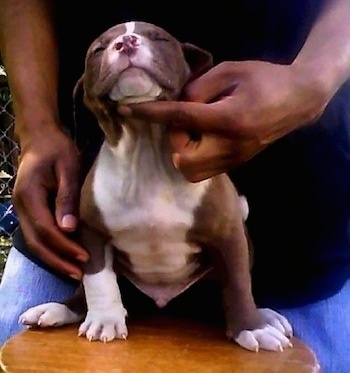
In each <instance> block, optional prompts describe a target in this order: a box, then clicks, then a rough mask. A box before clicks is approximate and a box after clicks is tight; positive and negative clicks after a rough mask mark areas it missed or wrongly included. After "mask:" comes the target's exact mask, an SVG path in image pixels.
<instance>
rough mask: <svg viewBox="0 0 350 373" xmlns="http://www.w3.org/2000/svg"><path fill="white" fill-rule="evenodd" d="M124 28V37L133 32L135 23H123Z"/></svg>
mask: <svg viewBox="0 0 350 373" xmlns="http://www.w3.org/2000/svg"><path fill="white" fill-rule="evenodd" d="M125 28H126V31H125V34H126V35H128V34H132V33H133V32H134V31H135V22H133V21H131V22H126V23H125Z"/></svg>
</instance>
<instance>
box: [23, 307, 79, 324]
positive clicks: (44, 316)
mask: <svg viewBox="0 0 350 373" xmlns="http://www.w3.org/2000/svg"><path fill="white" fill-rule="evenodd" d="M82 318H83V316H82V315H77V314H76V313H74V312H73V311H71V310H70V309H69V308H68V307H67V306H66V305H64V304H61V303H54V302H51V303H44V304H40V305H39V306H36V307H32V308H29V310H27V311H26V312H24V313H22V315H21V316H20V317H19V322H20V323H21V324H24V325H28V326H40V327H42V328H45V327H52V326H61V325H66V324H73V323H75V322H78V321H80V320H81V319H82Z"/></svg>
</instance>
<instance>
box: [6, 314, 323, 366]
mask: <svg viewBox="0 0 350 373" xmlns="http://www.w3.org/2000/svg"><path fill="white" fill-rule="evenodd" d="M292 343H293V346H294V347H293V348H290V349H286V350H285V351H283V352H269V351H260V352H259V353H255V352H250V351H246V350H244V349H243V348H241V347H239V346H237V345H235V344H234V343H229V342H228V341H227V340H226V338H225V336H224V333H223V331H222V329H221V328H220V329H219V328H216V327H212V326H206V325H203V324H195V323H193V322H191V323H188V322H184V321H183V320H178V319H175V320H174V319H165V318H153V319H148V320H142V321H141V320H140V321H137V322H136V321H133V322H131V321H130V322H129V337H128V339H127V340H126V341H122V340H117V341H113V342H110V343H106V344H103V343H101V342H89V341H87V340H86V339H85V338H79V337H77V326H76V325H73V326H69V327H62V328H57V329H46V330H40V329H35V330H34V329H33V330H28V331H25V332H22V333H20V334H18V335H17V336H15V337H13V338H11V339H10V340H9V341H8V342H7V343H6V344H5V345H4V346H3V349H2V350H1V364H2V367H3V368H4V369H5V372H9V373H28V372H33V373H34V372H35V373H41V372H42V373H56V372H57V373H68V372H74V373H96V372H98V373H107V372H108V373H130V372H132V373H134V372H135V373H148V372H149V373H183V372H186V373H199V372H200V373H209V372H210V373H222V372H225V373H226V372H230V373H242V372H244V373H253V372H254V373H262V372H264V373H268V372H274V373H276V372H283V373H309V372H310V373H311V372H312V373H316V372H319V366H318V362H317V359H316V357H315V354H314V353H313V352H312V351H311V350H310V348H308V347H307V346H306V345H305V344H304V343H302V342H300V341H299V340H297V339H295V338H294V339H292Z"/></svg>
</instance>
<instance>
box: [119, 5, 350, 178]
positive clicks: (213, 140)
mask: <svg viewBox="0 0 350 373" xmlns="http://www.w3.org/2000/svg"><path fill="white" fill-rule="evenodd" d="M349 19H350V7H349V2H348V1H347V0H328V1H326V2H325V6H324V9H323V11H322V12H321V14H320V16H319V18H318V20H317V21H316V22H315V24H314V27H313V29H312V30H311V32H310V34H309V36H308V38H307V40H306V42H305V44H304V46H303V47H302V48H301V50H300V52H299V54H298V55H297V57H296V58H295V60H294V61H293V63H291V64H290V65H279V64H274V63H269V62H263V61H242V62H233V61H228V62H224V63H221V64H219V65H218V66H215V67H214V68H212V69H211V70H209V71H208V72H207V73H206V74H204V75H202V76H201V77H200V78H198V79H196V80H194V81H193V82H191V83H189V84H188V85H187V87H186V88H185V91H184V101H183V102H155V103H147V104H138V105H133V106H131V107H128V108H122V109H121V113H122V114H124V115H134V116H139V117H145V118H148V119H150V120H153V121H154V122H162V123H166V124H167V125H168V126H169V132H170V141H171V143H172V146H173V159H174V163H175V165H176V166H177V167H178V168H179V169H180V170H181V171H182V172H183V173H184V175H185V176H186V177H187V178H188V179H189V180H190V181H199V180H202V179H205V178H208V177H211V176H214V175H216V174H219V173H221V172H226V171H229V170H231V169H232V168H234V167H235V166H237V165H240V164H242V163H243V162H245V161H247V160H249V159H251V158H252V157H253V156H254V155H256V154H257V153H259V152H260V151H261V150H263V149H264V148H266V147H267V146H268V145H269V144H271V143H272V142H274V141H275V140H277V139H279V138H281V137H283V136H284V135H286V134H288V133H290V132H291V131H293V130H295V129H297V128H299V127H302V126H304V125H307V124H309V123H312V122H313V121H314V120H315V119H317V118H318V117H319V116H320V115H321V114H322V112H323V111H324V109H325V107H326V106H327V104H328V102H329V101H330V99H331V98H332V97H333V95H334V94H335V92H336V91H337V89H338V88H339V87H340V86H341V85H342V83H344V82H345V81H346V80H347V79H348V78H349V77H350V23H349ZM188 130H192V131H195V132H199V133H201V135H202V136H201V139H200V141H193V140H191V139H190V138H189V136H188V132H187V131H188Z"/></svg>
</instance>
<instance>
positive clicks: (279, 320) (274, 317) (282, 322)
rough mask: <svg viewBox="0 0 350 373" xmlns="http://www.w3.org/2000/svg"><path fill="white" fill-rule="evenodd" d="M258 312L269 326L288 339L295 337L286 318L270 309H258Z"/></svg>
mask: <svg viewBox="0 0 350 373" xmlns="http://www.w3.org/2000/svg"><path fill="white" fill-rule="evenodd" d="M258 311H259V312H260V314H261V316H262V317H263V318H264V320H265V321H266V323H267V324H268V325H271V326H273V327H275V328H276V329H278V330H279V331H280V332H281V333H283V334H284V335H285V336H287V337H288V338H292V337H293V328H292V325H291V324H290V323H289V321H288V320H287V318H286V317H284V316H283V315H281V314H280V313H278V312H276V311H274V310H271V309H270V308H258Z"/></svg>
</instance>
